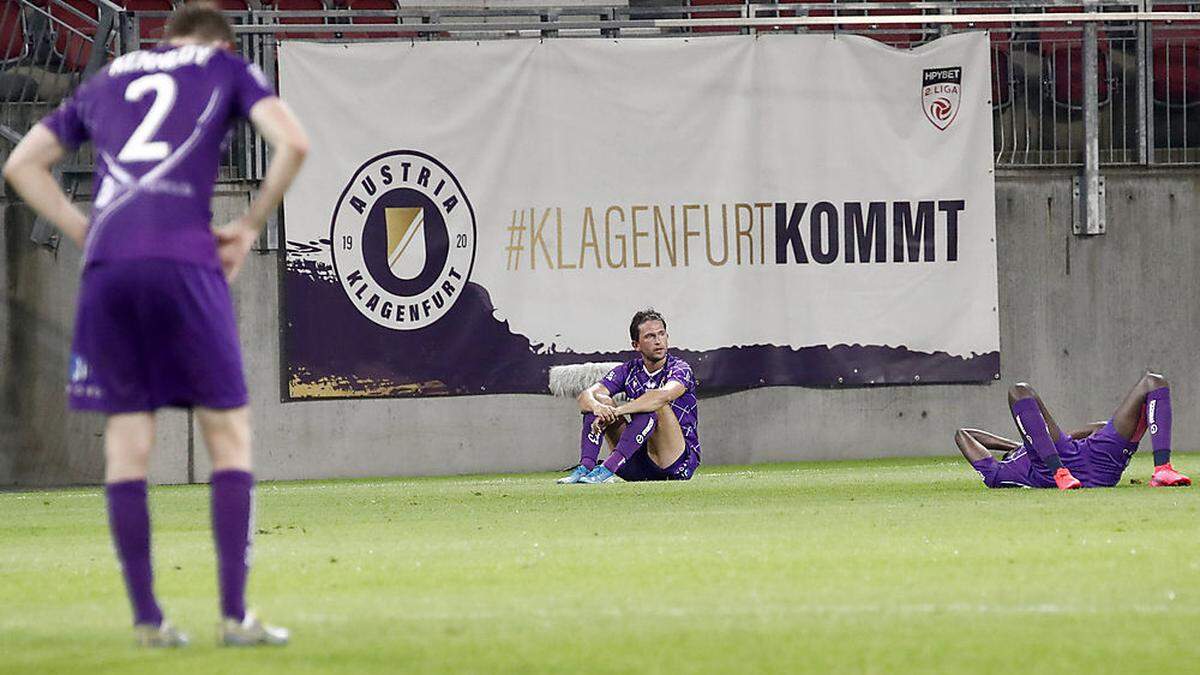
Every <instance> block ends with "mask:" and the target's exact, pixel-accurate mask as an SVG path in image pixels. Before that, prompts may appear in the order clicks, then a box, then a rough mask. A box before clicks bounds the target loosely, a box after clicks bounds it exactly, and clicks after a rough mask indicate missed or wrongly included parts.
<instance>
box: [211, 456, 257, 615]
mask: <svg viewBox="0 0 1200 675" xmlns="http://www.w3.org/2000/svg"><path fill="white" fill-rule="evenodd" d="M253 518H254V476H253V475H251V474H250V473H249V472H247V471H239V470H236V469H226V470H223V471H214V472H213V474H212V524H213V540H214V541H215V542H216V545H217V575H218V576H217V580H218V582H219V583H220V587H221V614H222V615H223V616H226V617H228V618H231V619H236V620H238V621H241V620H242V619H243V618H245V616H246V575H247V574H248V573H249V572H250V553H251V548H250V523H251V521H252V520H253Z"/></svg>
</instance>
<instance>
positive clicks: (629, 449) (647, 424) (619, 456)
mask: <svg viewBox="0 0 1200 675" xmlns="http://www.w3.org/2000/svg"><path fill="white" fill-rule="evenodd" d="M657 425H658V419H657V418H656V417H655V416H654V413H634V414H633V415H630V419H629V424H628V425H626V426H625V431H623V432H621V440H619V441H617V447H615V448H613V451H612V454H611V455H609V456H608V458H607V459H605V460H604V468H606V469H608V470H609V471H611V472H613V473H616V472H617V469H620V468H621V465H622V464H624V463H625V462H626V460H628V459H629V458H630V457H632V456H633V453H635V452H637V451H638V448H640V447H642V446H643V445H645V444H646V441H647V440H649V439H650V437H651V436H653V435H654V431H655V429H657V428H658V426H657Z"/></svg>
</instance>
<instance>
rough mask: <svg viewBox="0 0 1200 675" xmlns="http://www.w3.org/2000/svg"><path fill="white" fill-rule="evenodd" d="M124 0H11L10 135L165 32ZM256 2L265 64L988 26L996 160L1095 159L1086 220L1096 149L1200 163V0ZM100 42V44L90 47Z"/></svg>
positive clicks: (912, 38)
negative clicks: (373, 43) (387, 51)
mask: <svg viewBox="0 0 1200 675" xmlns="http://www.w3.org/2000/svg"><path fill="white" fill-rule="evenodd" d="M121 1H122V2H123V3H125V6H124V8H122V7H120V6H117V5H115V4H112V2H111V1H110V0H0V28H3V32H0V36H4V35H7V39H6V40H5V39H4V38H2V37H0V56H2V57H4V58H0V136H2V137H4V138H7V139H8V140H10V141H15V139H16V138H19V136H20V134H21V133H22V132H23V131H24V130H25V129H27V128H28V126H29V125H30V124H32V123H33V122H34V121H35V120H36V119H37V118H38V117H39V116H40V115H41V114H43V113H44V112H45V111H46V110H48V109H49V107H50V106H52V105H54V104H56V103H57V101H58V100H60V99H61V98H62V97H63V95H65V94H66V93H67V92H68V91H70V89H71V88H73V87H74V86H75V85H76V84H78V82H79V80H80V78H81V77H82V76H84V75H85V74H87V73H89V72H91V71H92V70H95V68H96V67H98V66H99V65H100V63H102V61H103V60H104V59H105V58H106V57H108V56H111V55H113V54H119V53H123V52H125V51H130V50H133V49H138V48H145V47H148V46H151V45H152V44H155V43H157V42H158V40H159V39H160V38H161V36H162V32H163V27H164V25H165V23H166V20H167V18H168V16H169V14H170V11H169V9H170V7H171V2H172V1H173V0H140V2H139V3H138V4H136V5H135V4H133V3H134V2H135V1H138V0H121ZM253 1H254V4H253V5H250V4H246V2H245V0H224V1H223V2H222V6H223V7H227V8H228V7H235V8H236V9H229V10H228V11H227V12H226V14H227V15H228V16H229V17H230V19H231V20H232V22H233V23H234V24H235V26H234V30H235V33H236V34H237V36H238V40H239V45H238V48H239V50H240V51H241V52H242V53H243V54H245V55H246V56H247V57H248V58H251V59H252V60H254V61H256V62H257V63H259V64H260V65H261V66H262V67H263V69H264V70H265V71H266V72H267V73H268V74H269V75H273V74H274V71H275V49H276V47H277V45H278V43H279V41H280V40H289V39H315V40H321V41H359V40H480V39H514V38H515V39H519V38H546V37H555V38H583V37H622V38H638V37H651V36H668V35H673V36H680V35H692V36H706V35H721V34H729V33H744V34H756V33H764V32H781V31H787V32H820V33H826V34H838V33H850V32H852V33H856V34H863V35H868V36H870V37H872V38H874V39H877V40H880V41H881V42H884V43H886V44H889V45H891V46H893V47H897V48H901V49H904V48H911V47H915V46H918V45H920V44H924V43H925V42H928V41H930V40H933V39H936V38H937V37H939V36H942V35H946V34H948V33H951V32H955V31H963V30H981V29H987V30H989V32H990V35H991V45H992V104H993V110H994V115H995V125H994V136H995V137H994V144H995V151H996V163H997V164H998V165H1000V166H1010V167H1019V166H1030V167H1041V166H1082V167H1084V175H1083V176H1082V177H1081V180H1082V183H1081V188H1080V189H1081V192H1082V193H1083V194H1085V195H1092V199H1091V200H1090V202H1089V207H1088V212H1089V213H1090V214H1091V216H1089V217H1088V218H1086V219H1084V221H1082V222H1083V225H1082V226H1081V227H1083V230H1082V231H1085V232H1097V231H1101V230H1102V226H1103V224H1102V222H1099V221H1101V220H1102V214H1100V213H1099V212H1097V211H1096V208H1095V205H1096V204H1099V203H1102V202H1101V201H1100V199H1102V190H1103V183H1102V180H1101V179H1100V178H1099V166H1100V164H1101V163H1103V164H1105V165H1110V166H1111V165H1150V164H1197V163H1200V13H1197V11H1196V10H1197V9H1198V8H1200V2H1196V3H1187V2H1184V3H1166V2H1158V3H1155V2H1153V0H1073V1H1068V0H1008V1H1005V2H1002V1H996V0H965V1H961V2H949V1H946V0H937V1H924V2H892V1H875V2H857V1H855V2H850V1H838V0H829V1H827V2H805V1H803V0H790V1H788V0H785V1H781V2H775V3H754V2H742V3H738V2H732V1H730V0H678V2H677V4H672V5H665V6H664V5H654V6H643V5H639V4H635V5H633V6H625V5H613V4H607V5H586V4H576V3H570V2H565V3H564V4H560V5H545V6H540V5H539V6H523V7H483V6H479V7H464V6H453V7H451V6H425V7H401V6H399V5H397V4H395V2H394V0H273V4H270V5H266V4H260V3H259V2H258V1H257V0H253ZM432 1H436V0H431V2H432ZM155 3H157V4H155ZM134 7H136V9H135V8H134ZM95 42H99V43H100V44H103V45H104V48H103V49H92V48H91V47H92V45H93V43H95ZM4 43H7V44H4ZM83 54H87V57H86V58H83V57H82V56H81V55H83ZM72 55H74V56H72ZM84 62H86V64H84ZM81 65H82V67H81ZM265 156H266V155H265V149H264V148H263V147H262V145H261V143H260V142H258V141H256V140H255V139H254V137H253V135H252V134H251V133H250V131H249V130H248V129H245V128H243V129H240V130H239V131H238V132H237V133H236V134H235V135H234V138H233V140H232V142H231V143H230V147H229V150H228V154H227V155H226V158H225V161H224V162H223V166H222V171H221V177H222V178H224V179H228V180H257V179H259V178H261V176H262V175H263V169H264V166H265ZM1097 196H1099V199H1098V198H1097ZM1094 220H1095V221H1096V222H1093V221H1094Z"/></svg>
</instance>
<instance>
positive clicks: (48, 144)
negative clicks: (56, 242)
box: [4, 124, 88, 247]
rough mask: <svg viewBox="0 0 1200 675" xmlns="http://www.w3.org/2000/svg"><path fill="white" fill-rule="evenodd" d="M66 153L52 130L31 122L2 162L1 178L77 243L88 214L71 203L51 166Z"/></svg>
mask: <svg viewBox="0 0 1200 675" xmlns="http://www.w3.org/2000/svg"><path fill="white" fill-rule="evenodd" d="M65 154H66V148H64V147H63V146H62V143H60V142H59V141H58V137H57V136H55V135H54V132H52V131H50V130H49V129H47V128H46V126H45V125H43V124H37V125H34V127H33V128H32V129H30V130H29V133H27V134H25V137H24V138H22V139H21V142H20V143H17V147H15V148H13V151H12V154H11V155H9V157H8V161H7V162H5V163H4V179H5V180H7V181H8V182H9V184H10V185H12V186H13V189H14V190H16V191H17V194H19V195H21V197H22V198H23V199H24V200H25V202H26V203H28V204H29V206H30V207H32V208H33V210H34V211H36V212H37V214H38V215H39V216H41V217H42V218H45V219H46V220H48V221H50V222H51V223H53V224H54V226H55V227H57V228H58V229H59V230H62V232H63V234H65V235H67V236H68V237H70V239H71V241H73V242H75V243H76V244H77V245H79V246H80V247H82V246H83V240H84V237H86V236H87V225H88V220H87V216H85V215H84V214H83V212H82V211H80V210H79V208H78V207H77V206H75V205H74V204H72V203H71V198H70V197H68V196H67V194H66V193H65V192H63V189H62V187H61V186H59V184H58V181H56V180H54V174H52V173H50V168H51V167H53V166H54V165H55V164H57V163H58V161H59V160H61V159H62V158H63V156H64V155H65Z"/></svg>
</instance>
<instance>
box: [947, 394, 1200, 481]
mask: <svg viewBox="0 0 1200 675" xmlns="http://www.w3.org/2000/svg"><path fill="white" fill-rule="evenodd" d="M1008 404H1009V407H1010V408H1011V409H1012V415H1013V419H1014V420H1015V421H1016V423H1017V429H1018V430H1019V431H1020V432H1021V437H1022V438H1023V439H1024V440H1025V442H1024V444H1018V443H1016V442H1015V441H1010V440H1008V439H1007V438H1003V437H1001V436H996V435H995V434H990V433H988V432H986V431H980V430H978V429H959V430H958V432H957V433H955V434H954V442H955V443H957V444H958V449H959V450H960V451H961V452H962V454H963V457H965V458H966V459H967V461H968V462H970V463H971V466H973V467H975V470H976V471H978V472H979V474H980V475H981V476H983V483H984V484H985V485H987V486H988V487H990V488H1001V487H1031V488H1052V487H1057V488H1058V489H1060V490H1073V489H1076V488H1079V487H1112V486H1113V485H1116V484H1117V483H1118V482H1119V481H1120V480H1121V474H1122V473H1123V472H1124V471H1125V467H1127V466H1129V460H1130V458H1131V457H1133V453H1135V452H1137V448H1138V443H1139V442H1140V441H1141V440H1142V435H1143V434H1145V433H1146V429H1147V425H1148V426H1149V430H1150V443H1151V445H1152V447H1153V448H1154V475H1153V476H1151V478H1150V485H1151V486H1153V487H1164V486H1183V485H1191V484H1192V481H1191V479H1190V478H1188V477H1187V476H1184V475H1183V474H1180V473H1179V472H1177V471H1175V469H1173V468H1172V467H1171V390H1170V388H1169V387H1168V385H1167V381H1166V380H1165V379H1164V378H1163V377H1162V376H1161V375H1156V374H1154V373H1146V374H1145V375H1143V376H1142V379H1141V380H1139V381H1138V383H1137V384H1136V385H1135V386H1134V387H1133V389H1132V390H1131V391H1130V392H1129V394H1128V395H1126V397H1125V400H1124V401H1123V402H1122V403H1121V405H1120V407H1118V408H1117V411H1116V412H1115V413H1113V416H1112V419H1110V420H1108V421H1107V422H1096V423H1093V424H1089V425H1087V426H1086V427H1084V428H1083V429H1079V430H1077V431H1073V432H1071V433H1070V434H1069V435H1068V434H1065V433H1063V432H1062V430H1061V428H1060V427H1059V426H1058V423H1057V422H1055V421H1054V418H1053V417H1052V416H1051V415H1050V411H1049V410H1047V409H1046V405H1045V404H1044V403H1043V402H1042V399H1041V398H1040V397H1039V396H1038V395H1037V392H1035V391H1034V390H1033V387H1030V386H1029V385H1028V384H1017V385H1014V386H1013V387H1012V388H1011V389H1009V391H1008ZM992 450H996V451H1001V452H1004V453H1005V455H1004V459H1003V460H1000V461H997V460H996V458H995V457H992V454H991V452H990V451H992Z"/></svg>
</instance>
